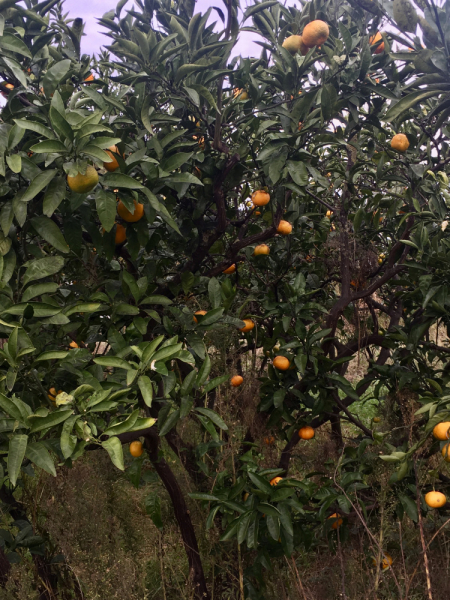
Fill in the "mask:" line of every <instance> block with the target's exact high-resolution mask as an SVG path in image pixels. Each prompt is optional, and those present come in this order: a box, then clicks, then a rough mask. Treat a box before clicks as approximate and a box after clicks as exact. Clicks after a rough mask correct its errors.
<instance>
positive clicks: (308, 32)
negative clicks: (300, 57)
mask: <svg viewBox="0 0 450 600" xmlns="http://www.w3.org/2000/svg"><path fill="white" fill-rule="evenodd" d="M329 35H330V28H329V27H328V25H327V24H326V23H325V21H321V20H320V19H316V20H315V21H311V23H308V25H306V26H305V28H304V29H303V33H302V41H303V44H304V45H305V46H306V47H307V48H312V47H313V46H321V45H322V44H323V43H325V42H326V41H327V39H328V36H329Z"/></svg>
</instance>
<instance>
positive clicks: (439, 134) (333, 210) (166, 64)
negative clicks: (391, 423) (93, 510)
mask: <svg viewBox="0 0 450 600" xmlns="http://www.w3.org/2000/svg"><path fill="white" fill-rule="evenodd" d="M430 2H431V3H429V2H428V0H421V1H420V3H419V2H418V3H417V4H418V7H419V9H420V13H419V14H418V13H417V11H416V10H415V8H414V7H413V6H412V5H411V4H410V3H409V2H408V0H400V1H399V0H395V2H394V3H390V2H384V3H383V4H379V3H378V2H376V1H373V2H366V1H364V2H363V1H362V0H361V1H359V2H358V1H357V0H349V2H346V1H343V0H342V1H341V0H339V1H338V2H328V1H323V0H315V1H313V2H309V3H305V4H304V5H301V6H300V8H294V7H286V6H284V5H283V4H281V3H280V2H278V1H277V0H269V1H267V2H262V3H255V4H253V5H251V6H250V7H249V8H247V9H246V11H245V12H244V13H242V12H240V10H239V8H238V4H237V2H235V0H227V2H226V3H225V8H224V11H222V10H220V9H219V8H215V9H214V12H213V9H210V10H208V11H207V13H205V14H199V13H197V14H194V3H192V2H187V1H182V0H180V1H177V0H175V1H174V0H145V1H143V2H141V1H138V2H137V3H136V6H135V7H134V8H133V9H130V10H127V9H126V7H125V4H126V2H124V1H123V0H121V1H120V2H119V4H118V5H117V7H116V8H115V9H112V10H111V11H110V12H108V13H106V14H105V15H103V17H102V18H101V19H100V24H101V25H102V26H103V27H104V28H105V29H106V31H107V35H108V36H109V38H110V41H111V43H110V45H108V46H107V47H106V50H105V51H104V52H103V53H102V54H101V55H100V57H99V58H98V59H91V58H90V57H88V56H86V55H81V54H80V40H81V36H82V31H83V23H82V21H81V19H75V20H74V21H70V20H67V18H65V17H64V16H63V14H62V8H61V4H60V2H59V1H58V0H50V1H49V2H41V3H39V4H36V3H34V2H31V1H30V2H26V3H25V6H22V5H18V4H16V2H15V1H14V0H1V1H0V16H1V20H0V26H1V33H2V35H1V37H0V50H1V54H0V72H1V75H2V82H1V83H0V88H1V92H2V95H3V96H4V97H5V98H6V104H5V106H4V107H3V108H2V122H1V124H0V128H1V131H2V135H1V138H0V151H1V159H0V171H1V173H0V175H1V186H0V190H1V197H0V203H1V206H0V226H1V232H0V238H1V239H0V252H1V259H0V271H1V289H0V292H1V294H0V310H1V314H0V328H1V332H2V336H3V341H4V343H3V348H2V350H0V357H1V360H2V365H1V369H2V379H1V385H2V389H1V394H0V410H1V411H2V418H1V421H0V431H1V433H0V439H1V446H0V448H1V451H2V462H1V465H2V469H3V479H2V481H3V484H2V486H3V487H2V494H3V496H2V498H3V499H4V500H6V501H8V500H9V501H10V502H13V501H14V496H13V492H14V490H15V489H16V486H19V487H20V485H21V473H22V472H23V471H25V472H28V473H30V472H32V468H33V465H35V466H36V467H38V468H41V469H44V470H45V471H47V472H49V473H51V474H53V475H55V474H56V467H55V462H57V463H58V464H59V465H62V464H64V465H66V466H70V465H71V464H72V463H73V462H74V461H75V460H77V459H78V458H80V457H81V456H82V455H83V454H84V453H85V452H86V451H88V450H95V449H97V448H103V449H104V450H106V451H107V452H108V453H109V455H110V456H111V459H112V461H113V463H114V465H116V466H117V467H118V468H119V469H124V467H125V463H124V454H123V449H122V447H123V444H125V443H128V442H131V441H137V440H141V441H143V445H144V448H145V451H146V452H145V455H144V456H147V457H148V459H149V460H150V461H151V463H152V465H153V467H154V469H155V470H156V472H157V473H158V475H159V476H160V478H161V480H162V483H163V484H164V486H165V487H166V489H167V491H168V493H169V495H170V497H171V500H172V503H173V507H174V512H175V516H176V518H177V521H178V524H179V527H180V530H181V534H182V537H183V541H184V545H185V550H186V553H187V556H188V560H189V569H190V577H191V580H192V583H193V585H194V587H195V590H196V593H197V595H198V596H199V597H202V598H207V597H209V591H208V587H207V581H206V577H205V574H204V571H203V566H202V562H201V558H200V554H199V549H198V543H197V538H196V535H195V531H194V528H193V525H192V522H191V519H190V516H189V511H188V509H187V505H186V501H185V498H184V497H183V493H182V490H181V488H180V486H179V483H178V481H177V478H176V477H175V475H174V473H173V471H172V469H171V468H170V466H169V464H168V462H167V461H166V460H165V459H164V455H163V453H162V449H161V440H162V439H163V438H165V440H166V442H167V444H168V445H169V447H170V448H171V449H172V450H173V451H174V452H175V453H176V455H177V456H178V457H179V459H180V461H181V463H182V464H183V466H184V468H185V469H186V471H187V472H188V474H189V475H190V477H191V478H192V481H193V483H195V485H196V486H197V490H198V491H197V492H196V493H194V494H191V496H192V498H193V499H196V500H198V501H200V502H202V503H204V504H205V508H206V509H207V511H208V517H207V520H206V525H207V527H208V528H210V527H217V528H219V529H220V531H221V535H222V540H223V541H224V542H226V541H227V540H231V539H237V542H238V544H239V545H242V547H243V548H244V547H245V548H248V549H249V552H251V553H252V556H253V560H252V566H251V567H250V568H249V569H248V572H247V573H246V579H245V585H246V587H247V594H248V596H249V597H254V598H257V597H261V594H262V592H261V585H260V583H261V574H262V570H263V569H264V568H265V567H267V566H268V565H269V563H270V560H271V559H273V558H276V557H280V556H283V555H284V556H290V555H292V553H293V551H294V550H295V549H296V548H298V547H306V548H309V547H312V546H313V545H314V544H316V543H317V542H318V540H319V539H320V535H322V534H323V535H325V536H328V537H330V540H332V539H333V538H332V536H334V538H336V536H339V535H340V539H341V540H342V541H343V542H345V539H346V536H348V535H349V532H348V529H347V527H346V519H345V517H346V515H350V516H352V515H353V517H354V516H355V515H356V517H357V522H358V524H360V525H361V526H363V527H367V524H366V523H367V518H366V506H368V505H370V506H372V508H373V509H374V515H375V517H373V518H375V519H376V518H377V516H376V515H377V506H378V494H379V493H380V492H381V491H382V490H384V487H385V486H384V484H383V483H382V481H381V480H377V479H376V477H375V475H374V473H376V467H375V466H374V465H375V463H376V462H377V461H379V460H380V459H379V458H378V456H379V455H380V454H381V458H382V459H384V460H385V461H387V462H392V463H393V467H394V469H393V471H392V473H391V477H390V480H389V486H390V488H389V489H390V491H389V493H390V494H392V496H393V497H394V498H396V499H397V509H396V510H397V514H398V516H399V517H400V518H401V517H402V516H403V514H404V513H405V512H406V514H407V515H408V517H409V518H410V519H412V520H413V521H414V522H418V523H419V525H420V528H421V531H422V532H423V527H422V520H423V519H424V518H425V517H426V512H427V510H428V507H427V505H426V504H425V502H424V500H423V498H422V495H421V486H422V483H423V487H424V491H427V490H428V491H429V490H431V489H432V488H433V486H435V487H437V488H438V489H439V490H442V491H444V492H445V490H446V488H447V489H448V485H449V479H448V477H446V475H445V468H446V461H447V462H448V461H449V457H448V443H447V442H446V437H447V433H446V431H447V430H445V427H444V433H443V434H442V435H440V436H438V437H440V439H439V440H435V441H432V438H431V436H430V434H431V431H432V429H433V427H434V426H435V425H436V424H438V423H441V422H447V421H450V410H449V409H450V404H449V401H448V397H449V396H448V388H447V385H448V381H449V375H448V369H447V368H446V361H447V355H448V353H449V352H450V348H449V347H448V346H447V345H446V343H445V337H446V332H447V328H448V324H449V321H448V303H449V300H448V298H449V295H448V277H449V273H450V262H449V258H448V253H449V243H450V242H449V235H448V231H447V224H448V221H447V219H448V208H447V202H448V200H449V199H450V196H449V193H448V175H447V173H448V171H449V168H450V167H449V164H450V153H449V144H448V134H449V131H448V128H447V120H448V115H449V114H450V100H449V96H448V56H449V46H450V33H449V32H450V23H449V22H448V16H447V15H448V14H449V11H448V6H444V7H442V8H441V7H439V6H436V5H435V4H434V2H433V1H432V0H430ZM447 4H448V2H447ZM422 15H424V16H422ZM213 16H214V17H216V18H217V19H218V21H217V22H214V23H212V18H213ZM418 25H419V26H420V27H419V29H418ZM241 31H247V32H248V31H250V32H252V34H253V35H254V38H255V41H256V42H257V44H259V45H260V46H261V47H262V51H261V55H260V57H259V58H242V57H236V44H237V41H238V38H239V34H240V32H241ZM379 32H380V34H379ZM416 32H421V34H422V38H423V42H424V45H422V43H421V39H420V38H419V37H417V36H416ZM291 36H293V37H291ZM300 36H302V37H301V39H300ZM399 134H400V135H399ZM394 136H396V137H395V138H394ZM257 190H260V192H259V193H257V194H255V195H254V196H253V200H254V204H253V203H252V202H251V201H249V197H250V196H251V195H252V193H253V192H256V191H257ZM255 247H258V250H257V251H256V252H255ZM255 254H256V255H255ZM230 267H231V268H230ZM225 270H228V273H226V274H224V271H225ZM197 311H202V312H201V313H200V314H197V316H195V318H193V313H195V312H197ZM243 319H246V323H244V322H243ZM238 330H241V331H242V333H241V334H240V335H241V336H242V339H243V340H244V344H243V345H239V347H238V348H237V349H236V348H233V344H234V341H233V342H230V347H229V350H230V351H232V352H237V353H238V354H245V353H253V354H254V356H255V355H256V352H257V351H259V354H260V355H261V361H260V363H259V366H258V368H259V379H260V403H259V405H258V409H257V411H256V412H255V415H254V422H255V423H257V424H258V427H259V431H261V430H262V431H264V435H265V436H266V438H267V440H269V442H267V443H270V444H275V442H276V444H275V448H276V449H277V451H278V452H279V460H278V462H276V463H274V464H272V465H271V468H262V466H261V456H260V454H259V450H258V448H259V444H258V442H260V441H261V440H260V439H257V438H256V437H255V431H256V429H255V427H252V426H250V427H249V429H248V431H247V432H246V433H245V434H244V435H243V436H242V439H240V440H239V441H240V444H239V445H238V449H237V450H235V452H234V453H231V454H228V455H227V457H228V458H227V459H226V460H224V455H223V452H222V450H223V446H224V445H226V443H227V440H228V439H229V438H228V427H227V424H226V422H225V421H224V420H223V418H222V417H223V415H222V416H221V415H219V414H218V412H217V411H216V410H214V409H215V391H216V389H217V387H218V386H219V385H223V384H224V383H225V382H227V381H228V379H229V378H230V376H231V375H233V373H230V374H219V373H218V372H216V371H217V369H215V368H214V364H212V360H211V358H212V357H210V356H209V354H208V351H207V349H208V346H207V345H205V336H206V337H207V336H210V335H212V336H213V335H214V334H215V332H220V331H231V332H233V331H238ZM231 337H233V336H231ZM235 339H236V335H234V338H233V340H235ZM443 340H444V341H443ZM261 350H262V352H261ZM361 351H364V353H365V355H366V357H367V366H366V369H365V373H364V374H363V376H362V377H361V379H360V380H358V381H355V380H354V379H353V378H351V377H350V376H349V373H348V366H349V362H350V361H351V360H352V359H353V358H354V357H355V356H356V355H357V354H358V353H360V352H361ZM276 357H281V358H276ZM283 358H284V359H285V360H283ZM214 375H216V376H214ZM241 375H244V376H245V373H242V374H241ZM257 375H258V374H257V373H256V371H255V370H253V371H252V376H255V377H256V376H257ZM388 394H389V395H390V396H391V397H394V398H397V406H396V408H395V410H396V411H397V419H398V423H399V425H398V430H397V431H396V433H391V432H390V431H377V430H376V428H375V426H374V424H373V422H371V423H369V424H368V423H367V422H364V419H363V418H362V417H360V416H358V413H357V412H355V411H352V410H351V409H349V407H350V406H351V405H352V403H354V402H356V401H360V400H363V401H368V400H370V399H372V398H374V397H375V398H381V397H383V396H386V395H388ZM402 394H403V395H402ZM405 396H407V397H410V398H413V400H414V402H412V403H411V405H408V407H405V405H404V404H402V401H401V398H404V397H405ZM358 406H360V407H364V402H363V403H361V404H359V405H358ZM411 406H412V407H413V412H414V410H416V414H417V417H414V414H412V413H411ZM155 419H157V424H156V425H155ZM342 420H345V421H346V422H348V423H350V424H351V429H350V430H351V432H352V433H351V435H352V436H353V438H352V439H350V440H346V441H345V443H344V440H343V437H342V431H341V422H342ZM327 422H330V423H331V430H332V434H333V437H334V439H335V441H336V444H337V445H338V446H339V447H341V449H342V452H341V457H340V459H339V461H338V463H337V464H336V465H335V467H334V469H333V471H332V473H334V476H333V477H329V476H326V477H324V478H323V479H320V480H319V481H318V482H317V480H316V479H314V478H311V477H305V478H304V479H303V480H299V479H295V478H289V476H288V475H289V474H288V469H289V463H290V458H291V455H292V452H293V450H294V449H295V447H296V445H297V444H298V443H299V442H300V441H301V440H305V439H309V438H310V437H311V436H312V435H313V433H314V430H316V429H317V428H319V427H321V426H322V425H324V424H325V423H327ZM186 423H188V424H189V428H188V431H191V432H194V433H193V435H192V440H199V441H198V443H197V442H196V441H194V442H193V441H192V440H189V439H182V436H181V434H180V430H181V425H182V424H186ZM311 427H312V430H311V429H310V428H311ZM218 430H220V431H221V434H220V435H219V431H218ZM299 431H300V434H299ZM311 431H312V433H311ZM200 434H201V435H200ZM302 443H303V442H302ZM233 447H235V446H233ZM439 450H442V461H441V463H439V462H436V461H437V459H436V458H435V456H434V455H435V454H436V453H437V452H438V451H439ZM133 455H134V456H139V455H140V447H139V445H137V446H136V445H134V446H133ZM205 457H207V460H205ZM142 460H143V458H138V459H137V462H136V463H133V465H132V467H131V468H132V477H133V480H134V481H135V483H139V480H140V468H141V465H142ZM430 461H433V462H432V463H430ZM430 464H432V465H433V466H434V470H433V471H432V476H431V478H430V477H429V476H428V479H425V475H426V473H427V471H429V469H430ZM447 468H448V467H447ZM424 474H425V475H424ZM369 481H370V485H369ZM447 507H448V504H447ZM444 510H445V505H444ZM330 516H332V517H333V518H331V519H329V518H327V517H330ZM152 517H153V519H154V521H155V523H156V524H158V526H161V523H160V515H159V513H158V503H157V502H156V501H155V502H154V505H153V509H152ZM367 531H368V535H369V534H370V531H369V530H367ZM34 538H36V536H34ZM21 539H25V541H26V539H28V538H26V537H25V536H22V538H21ZM338 539H339V538H338ZM422 541H423V543H424V544H425V542H424V538H423V535H422ZM41 542H42V540H40V539H37V540H36V539H33V543H34V544H39V543H41ZM370 542H371V543H372V544H374V545H375V547H376V552H377V555H378V558H379V559H381V560H383V561H387V563H386V564H388V562H389V561H388V559H387V558H386V557H385V558H384V559H383V558H382V556H383V553H384V549H383V548H382V547H381V546H378V545H377V542H376V540H375V539H374V538H370ZM33 543H31V542H29V543H28V546H29V547H33ZM8 544H10V542H8V543H7V544H6V545H7V549H9V550H11V548H13V547H14V548H16V547H17V545H18V544H19V545H20V543H19V542H17V541H14V540H13V541H12V542H11V544H12V545H11V548H9V547H8ZM25 545H26V544H25ZM424 552H425V555H426V551H425V545H424ZM10 554H11V553H10ZM378 562H380V560H378ZM382 564H384V562H383V563H382ZM5 569H6V571H7V567H5ZM393 585H396V586H397V589H398V592H399V594H400V595H399V597H403V590H402V589H401V586H400V584H399V583H398V581H397V579H396V578H395V577H394V579H393Z"/></svg>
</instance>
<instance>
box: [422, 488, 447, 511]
mask: <svg viewBox="0 0 450 600" xmlns="http://www.w3.org/2000/svg"><path fill="white" fill-rule="evenodd" d="M425 502H426V503H427V504H428V506H430V507H431V508H441V507H442V506H444V504H447V498H446V496H445V494H443V493H442V492H428V494H425Z"/></svg>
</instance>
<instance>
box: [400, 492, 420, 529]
mask: <svg viewBox="0 0 450 600" xmlns="http://www.w3.org/2000/svg"><path fill="white" fill-rule="evenodd" d="M398 498H399V500H400V502H401V504H402V506H403V508H404V509H405V512H406V514H407V515H408V517H409V518H410V519H411V521H414V523H417V521H418V520H419V515H418V513H417V505H416V503H415V502H414V500H412V498H410V497H409V496H406V494H399V495H398Z"/></svg>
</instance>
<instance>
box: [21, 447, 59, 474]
mask: <svg viewBox="0 0 450 600" xmlns="http://www.w3.org/2000/svg"><path fill="white" fill-rule="evenodd" d="M25 456H26V457H27V458H28V459H29V460H31V462H32V463H34V464H35V465H36V466H37V467H39V468H40V469H43V470H44V471H46V472H47V473H50V475H53V477H56V469H55V463H54V462H53V460H52V457H51V456H50V453H49V451H48V450H47V448H46V447H45V446H44V444H43V443H42V442H33V443H31V444H28V446H27V449H26V451H25Z"/></svg>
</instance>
